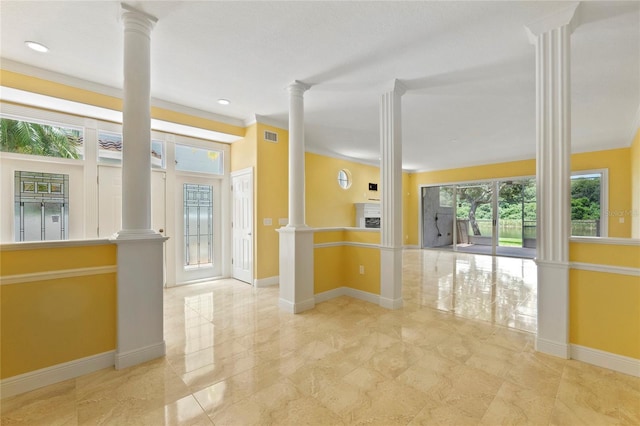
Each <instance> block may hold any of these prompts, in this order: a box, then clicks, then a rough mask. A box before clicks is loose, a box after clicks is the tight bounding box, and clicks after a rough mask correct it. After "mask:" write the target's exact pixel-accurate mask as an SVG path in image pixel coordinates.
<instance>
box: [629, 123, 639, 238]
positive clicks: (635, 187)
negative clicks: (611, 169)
mask: <svg viewBox="0 0 640 426" xmlns="http://www.w3.org/2000/svg"><path fill="white" fill-rule="evenodd" d="M631 215H632V216H631V237H632V238H640V128H639V129H638V131H637V132H636V137H635V138H634V139H633V142H632V143H631Z"/></svg>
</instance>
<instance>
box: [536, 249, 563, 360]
mask: <svg viewBox="0 0 640 426" xmlns="http://www.w3.org/2000/svg"><path fill="white" fill-rule="evenodd" d="M536 264H537V266H538V333H537V337H536V350H537V351H539V352H543V353H546V354H549V355H554V356H557V357H560V358H565V359H568V358H569V356H570V350H569V264H568V263H567V262H550V261H542V260H538V259H536Z"/></svg>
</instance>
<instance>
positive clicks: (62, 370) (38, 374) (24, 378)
mask: <svg viewBox="0 0 640 426" xmlns="http://www.w3.org/2000/svg"><path fill="white" fill-rule="evenodd" d="M114 355H115V351H109V352H103V353H101V354H97V355H91V356H88V357H85V358H80V359H75V360H73V361H69V362H65V363H62V364H57V365H53V366H51V367H46V368H42V369H40V370H36V371H30V372H29V373H24V374H20V375H18V376H13V377H8V378H6V379H3V380H2V381H0V395H2V398H6V397H9V396H13V395H18V394H21V393H24V392H29V391H32V390H34V389H38V388H41V387H43V386H48V385H52V384H54V383H58V382H63V381H65V380H69V379H73V378H76V377H79V376H82V375H84V374H89V373H93V372H94V371H98V370H102V369H103V368H108V367H112V366H113V365H114Z"/></svg>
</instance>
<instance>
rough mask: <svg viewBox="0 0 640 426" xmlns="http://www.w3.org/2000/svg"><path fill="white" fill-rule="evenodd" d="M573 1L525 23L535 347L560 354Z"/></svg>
mask: <svg viewBox="0 0 640 426" xmlns="http://www.w3.org/2000/svg"><path fill="white" fill-rule="evenodd" d="M578 4H579V3H570V4H569V6H568V7H565V8H564V9H562V10H561V11H559V12H557V13H555V14H554V15H552V16H549V17H547V18H545V19H543V20H540V21H537V22H535V23H533V24H531V25H528V26H527V30H528V32H529V36H530V39H531V42H532V43H533V44H534V45H535V49H536V183H537V215H538V226H537V258H536V264H537V266H538V334H537V338H536V350H538V351H540V352H544V353H548V354H551V355H555V356H558V357H562V358H569V356H570V351H569V348H570V347H569V237H570V234H571V216H570V179H571V67H570V57H571V54H570V35H571V32H572V31H573V25H575V18H574V17H575V12H576V9H577V7H578Z"/></svg>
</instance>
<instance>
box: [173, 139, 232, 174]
mask: <svg viewBox="0 0 640 426" xmlns="http://www.w3.org/2000/svg"><path fill="white" fill-rule="evenodd" d="M222 160H223V152H222V151H216V150H209V149H202V148H194V147H191V146H186V145H176V170H181V171H185V172H200V173H210V174H214V175H221V174H223V173H224V163H223V161H222Z"/></svg>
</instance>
